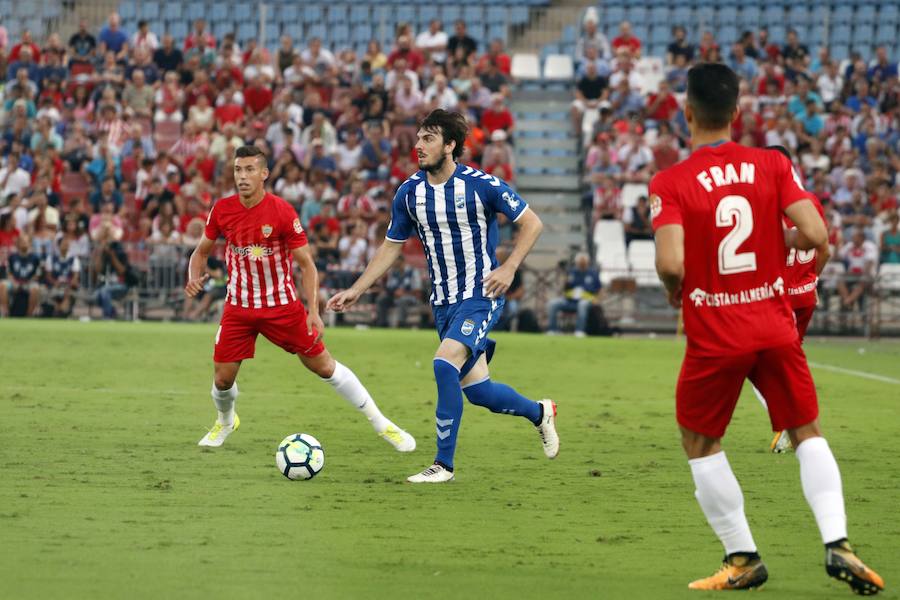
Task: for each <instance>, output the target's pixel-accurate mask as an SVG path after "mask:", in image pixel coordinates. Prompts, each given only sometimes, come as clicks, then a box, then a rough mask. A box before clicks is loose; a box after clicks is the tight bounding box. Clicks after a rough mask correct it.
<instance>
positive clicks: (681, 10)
mask: <svg viewBox="0 0 900 600" xmlns="http://www.w3.org/2000/svg"><path fill="white" fill-rule="evenodd" d="M671 22H672V25H684V26H685V27H687V28H688V29H690V26H691V25H692V24H693V22H694V11H693V9H692V8H691V7H690V6H677V7H675V9H674V10H673V11H672V21H671Z"/></svg>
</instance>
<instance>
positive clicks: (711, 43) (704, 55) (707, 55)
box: [697, 31, 719, 61]
mask: <svg viewBox="0 0 900 600" xmlns="http://www.w3.org/2000/svg"><path fill="white" fill-rule="evenodd" d="M697 50H698V51H699V53H700V60H702V61H712V60H713V57H714V56H715V55H716V53H717V52H718V51H719V44H717V43H716V38H715V37H713V34H712V32H711V31H704V32H703V37H701V38H700V45H699V46H698V47H697Z"/></svg>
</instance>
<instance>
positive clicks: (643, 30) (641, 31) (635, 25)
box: [631, 21, 650, 41]
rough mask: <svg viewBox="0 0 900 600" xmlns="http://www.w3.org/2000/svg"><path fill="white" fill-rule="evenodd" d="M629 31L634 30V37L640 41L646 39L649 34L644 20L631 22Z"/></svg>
mask: <svg viewBox="0 0 900 600" xmlns="http://www.w3.org/2000/svg"><path fill="white" fill-rule="evenodd" d="M631 31H632V32H634V37H636V38H637V39H639V40H641V41H643V40H646V39H647V38H648V37H649V36H650V28H649V27H647V25H646V21H636V22H632V23H631Z"/></svg>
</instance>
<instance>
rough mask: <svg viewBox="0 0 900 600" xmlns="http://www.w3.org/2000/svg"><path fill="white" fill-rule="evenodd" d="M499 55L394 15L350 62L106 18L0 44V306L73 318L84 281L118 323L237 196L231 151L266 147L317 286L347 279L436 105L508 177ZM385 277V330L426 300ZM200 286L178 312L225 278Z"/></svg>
mask: <svg viewBox="0 0 900 600" xmlns="http://www.w3.org/2000/svg"><path fill="white" fill-rule="evenodd" d="M0 29H2V27H0ZM4 33H5V30H4ZM510 62H511V61H510V57H509V55H508V54H507V53H506V51H505V50H504V48H503V44H502V42H500V41H499V40H494V41H490V42H489V43H488V42H486V41H485V40H476V39H473V38H472V37H471V36H470V35H469V34H468V33H467V30H466V25H465V22H464V21H459V22H457V23H455V24H454V26H453V31H452V32H446V31H444V29H443V24H442V23H441V22H440V21H433V22H432V23H431V24H430V25H429V27H428V28H427V29H426V30H425V31H421V32H415V31H413V30H412V28H411V27H410V26H409V25H406V24H402V25H400V26H399V27H398V28H397V31H396V35H395V42H394V44H393V46H392V47H391V48H386V49H384V50H383V49H382V48H381V46H380V45H379V43H378V42H376V41H372V42H371V43H370V44H369V45H368V48H367V50H366V52H365V53H361V54H358V53H356V52H354V51H352V50H349V49H342V48H327V47H325V46H323V44H322V41H321V40H319V39H315V38H313V39H308V40H303V43H302V44H301V43H300V40H295V39H292V38H291V37H290V36H287V35H285V36H283V37H282V38H281V39H280V40H279V46H278V48H277V50H274V51H269V50H267V49H266V48H263V47H258V46H257V45H256V43H255V42H253V41H250V42H247V43H246V44H243V45H242V44H239V43H238V41H237V40H236V39H235V36H234V35H233V34H227V35H225V36H223V37H222V38H221V39H217V38H216V37H215V36H213V35H212V33H211V32H210V30H209V28H208V27H207V24H206V23H205V22H204V21H203V20H197V21H196V22H194V23H193V24H192V27H191V29H190V32H189V34H188V35H187V37H185V38H184V39H180V40H176V39H173V37H172V36H171V35H169V34H168V33H166V32H162V31H152V30H150V29H149V27H148V24H147V23H146V22H141V23H140V24H139V26H138V29H137V31H124V30H123V29H122V26H121V21H120V18H119V16H118V15H117V14H111V15H110V16H109V18H108V20H107V22H106V23H105V24H104V25H103V26H102V28H100V29H99V30H98V31H96V30H92V28H91V27H90V25H89V24H88V23H87V22H85V21H82V22H81V24H80V28H79V30H78V31H77V32H76V33H75V34H74V35H72V36H71V38H70V39H69V40H68V43H64V41H63V40H62V39H61V38H60V36H59V35H57V34H55V33H54V34H50V35H48V36H46V38H44V39H40V40H39V39H34V38H33V37H32V34H31V33H30V32H28V31H23V32H22V33H21V35H20V36H19V39H18V40H12V39H10V38H9V37H8V36H5V35H0V97H2V104H0V132H2V133H0V157H2V162H0V280H2V285H0V314H7V313H8V312H9V310H10V305H13V306H14V307H15V308H16V310H18V311H19V312H20V313H22V312H24V313H27V314H34V313H36V312H40V311H42V310H43V312H44V313H45V314H46V313H53V312H55V313H56V314H63V315H64V314H67V313H68V312H69V311H71V308H72V299H73V297H74V296H73V294H74V293H75V292H77V290H78V286H79V284H82V287H83V288H84V287H87V286H89V287H90V288H91V289H92V290H94V291H93V292H92V295H91V296H90V298H91V300H92V301H93V302H95V303H96V304H97V305H99V306H100V307H102V309H103V314H104V316H106V317H113V316H115V315H116V303H115V301H116V300H117V299H118V298H121V297H123V296H125V295H126V294H127V293H128V291H129V290H130V289H132V288H133V287H134V286H136V285H139V284H141V283H142V282H143V283H146V282H147V278H148V274H150V275H152V274H153V273H154V272H155V271H154V270H156V271H159V270H161V269H163V268H164V267H166V266H167V265H168V266H169V267H170V268H171V269H173V270H176V271H177V272H178V273H182V270H183V261H184V257H185V255H186V253H187V252H188V251H189V249H190V248H191V247H192V246H193V245H195V244H196V243H197V241H198V239H199V236H200V235H201V234H202V231H203V223H204V221H205V219H206V216H207V214H208V211H209V210H210V207H211V205H212V203H213V202H214V201H215V199H217V198H220V197H223V196H227V195H229V194H233V193H235V187H234V181H233V173H232V169H231V158H232V153H233V152H234V150H235V148H237V147H239V146H241V145H243V144H253V145H256V146H259V147H260V148H261V149H263V150H264V151H265V153H266V155H267V157H268V160H269V170H270V176H269V179H268V181H267V186H268V188H269V189H270V190H271V191H272V192H274V193H276V194H278V195H280V196H282V197H283V198H285V199H286V200H288V201H289V202H290V203H291V204H292V205H293V206H294V207H295V208H296V209H297V212H298V214H299V216H300V219H301V221H302V223H303V226H304V227H305V228H306V231H307V233H308V236H309V239H310V243H311V245H312V247H313V249H314V251H315V253H316V256H317V261H318V265H319V268H320V270H321V272H322V281H323V284H324V285H325V286H332V287H341V286H343V285H346V284H347V283H348V282H349V281H351V280H352V278H353V277H355V276H356V274H358V273H359V272H360V271H361V270H362V269H363V267H364V266H365V264H366V263H367V261H368V259H369V257H370V256H371V254H372V253H373V251H374V249H375V247H376V245H377V244H378V243H379V242H380V240H381V239H382V238H383V235H384V232H385V230H386V228H387V224H388V221H389V214H390V213H389V203H390V200H391V198H392V197H393V192H394V190H395V189H396V187H397V186H398V185H399V184H400V183H401V182H402V181H403V180H404V179H406V178H407V177H408V176H409V175H410V174H412V173H414V172H415V171H416V170H417V166H416V160H415V155H414V151H413V145H414V143H415V133H416V123H417V122H418V120H419V119H421V118H422V117H423V116H424V115H425V114H427V113H428V112H429V111H430V110H432V109H434V108H437V107H440V108H444V109H451V110H458V111H460V112H462V113H463V114H465V115H466V116H467V118H468V120H469V124H470V133H469V137H468V139H467V141H466V147H467V152H466V155H465V157H464V160H465V162H466V163H468V164H472V165H475V166H476V167H479V168H482V169H483V170H485V171H487V172H489V173H496V174H497V175H499V176H501V177H503V178H505V179H507V180H513V179H514V176H515V164H514V159H513V153H512V150H511V145H510V143H511V141H512V135H513V132H514V126H515V124H514V119H513V116H512V114H511V112H510V111H509V109H508V108H507V106H506V103H507V97H508V94H509V82H510ZM411 256H413V258H412V259H411V261H413V262H418V263H419V264H418V266H421V258H418V259H416V258H415V255H414V253H411ZM66 261H69V262H66ZM62 263H65V264H66V265H68V266H67V267H65V268H63V267H61V266H60V264H62ZM210 268H211V269H218V270H219V271H216V272H220V271H221V265H218V264H211V265H210ZM398 268H399V267H398ZM404 269H405V267H404ZM220 275H221V273H220ZM179 277H180V275H179ZM170 283H174V284H175V285H178V284H180V283H181V280H180V279H179V280H178V281H174V282H170ZM384 283H385V285H384V286H383V289H382V292H383V293H382V296H381V297H380V300H379V303H378V307H379V315H378V318H379V321H380V322H387V321H388V320H390V319H393V318H395V317H393V316H390V317H389V315H388V313H387V311H388V309H392V308H399V309H401V312H402V311H403V310H405V309H406V308H407V307H408V305H409V304H410V302H409V301H408V300H407V299H406V298H408V297H416V298H419V299H421V297H422V294H423V293H424V292H423V290H422V286H421V284H420V282H419V279H418V276H417V277H416V278H410V277H408V276H407V275H404V274H403V273H392V274H391V276H389V277H388V278H386V280H385V282H384ZM66 286H68V287H66ZM208 287H209V290H208V296H209V297H208V298H203V299H201V300H200V301H199V302H193V301H190V302H188V303H187V305H185V306H183V307H181V308H183V310H182V316H183V317H184V318H186V319H197V318H203V317H204V316H205V315H206V311H207V310H208V309H209V308H210V304H211V301H212V300H214V299H216V298H217V297H221V294H222V291H221V290H222V279H221V277H217V278H212V279H211V280H210V284H209V286H208ZM57 288H64V289H62V291H60V289H57ZM51 290H52V292H51ZM63 291H65V294H63V296H64V299H61V300H60V302H55V300H51V299H52V298H56V297H61V296H60V294H62V292H63ZM388 291H390V293H391V298H387V297H386V296H384V294H386V293H387V292H388ZM61 298H62V297H61ZM54 303H55V304H54ZM51 305H52V306H51ZM400 316H403V315H402V314H401V315H400Z"/></svg>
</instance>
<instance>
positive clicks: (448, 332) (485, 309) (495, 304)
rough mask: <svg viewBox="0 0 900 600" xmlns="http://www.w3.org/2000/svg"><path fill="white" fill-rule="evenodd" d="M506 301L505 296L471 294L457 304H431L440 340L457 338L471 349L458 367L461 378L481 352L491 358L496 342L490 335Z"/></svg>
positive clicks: (472, 365)
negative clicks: (466, 358) (497, 297)
mask: <svg viewBox="0 0 900 600" xmlns="http://www.w3.org/2000/svg"><path fill="white" fill-rule="evenodd" d="M504 304H506V301H505V300H504V299H503V298H500V299H498V300H492V299H490V298H470V299H468V300H463V301H462V302H457V303H456V304H445V305H440V306H432V307H431V312H432V313H433V314H434V326H435V328H437V332H438V337H440V338H441V341H443V340H445V339H447V338H450V339H451V340H456V341H457V342H459V343H460V344H462V345H463V346H466V347H467V348H468V349H469V351H470V352H471V356H469V359H468V360H467V361H466V362H465V363H464V364H463V366H462V369H460V371H459V376H460V378H462V377H465V376H466V374H468V372H469V371H471V370H472V367H474V366H475V363H476V362H478V359H479V358H480V357H481V355H482V354H484V355H485V356H486V357H487V361H488V362H491V358H492V357H493V356H494V347H495V346H496V345H497V342H495V341H494V340H491V339H488V337H487V335H488V333H490V331H491V329H493V328H494V325H496V324H497V321H499V320H500V315H501V314H503V305H504Z"/></svg>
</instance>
